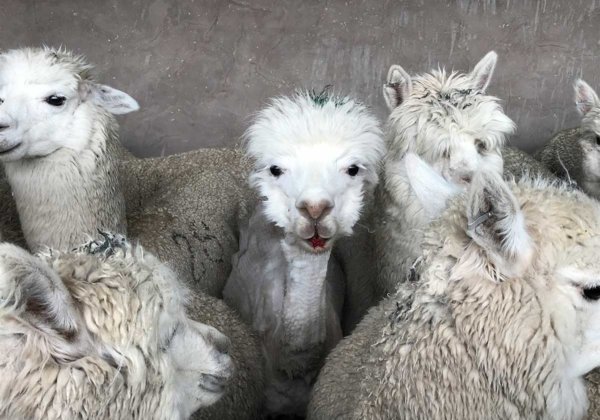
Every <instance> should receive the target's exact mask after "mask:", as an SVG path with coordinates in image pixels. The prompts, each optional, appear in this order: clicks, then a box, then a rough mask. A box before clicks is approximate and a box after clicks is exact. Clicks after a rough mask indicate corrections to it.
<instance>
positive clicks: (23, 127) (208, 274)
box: [0, 48, 263, 419]
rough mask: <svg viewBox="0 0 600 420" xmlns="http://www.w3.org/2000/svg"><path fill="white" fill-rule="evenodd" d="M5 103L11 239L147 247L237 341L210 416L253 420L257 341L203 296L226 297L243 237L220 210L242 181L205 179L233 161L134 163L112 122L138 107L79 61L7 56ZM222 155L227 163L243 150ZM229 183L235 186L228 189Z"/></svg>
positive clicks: (206, 316) (257, 395)
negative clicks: (227, 273) (230, 378)
mask: <svg viewBox="0 0 600 420" xmlns="http://www.w3.org/2000/svg"><path fill="white" fill-rule="evenodd" d="M43 95H46V96H44V98H43V100H39V97H41V96H43ZM0 99H1V101H0V123H1V124H2V127H1V130H0V161H2V162H3V164H4V168H5V172H6V177H7V179H8V182H9V184H10V185H6V183H3V184H0V193H2V198H1V199H0V210H2V212H1V213H0V230H2V231H3V233H4V235H5V240H10V241H11V242H16V243H19V244H22V243H23V242H24V241H22V240H19V234H20V229H21V227H22V228H23V236H24V237H25V240H26V243H27V244H28V245H29V247H30V249H32V250H40V249H42V248H43V247H44V246H48V247H51V248H54V249H58V250H69V249H71V248H72V247H74V246H77V244H78V243H80V241H83V240H85V238H87V237H89V236H95V234H96V231H97V229H98V228H100V229H104V230H109V231H114V232H119V233H123V234H125V233H127V234H128V237H131V238H133V239H137V240H140V241H141V242H142V243H144V244H147V245H148V249H149V250H150V251H152V252H153V253H154V254H155V255H157V257H158V258H159V259H160V260H162V261H165V262H167V263H168V264H169V265H170V266H171V267H172V268H173V269H174V271H175V272H176V274H177V276H178V277H179V278H180V279H182V280H183V281H185V282H186V283H188V285H189V286H190V287H191V288H192V289H193V290H194V291H195V292H197V295H198V296H199V299H201V300H202V302H203V304H202V305H193V307H192V312H191V315H192V317H193V318H194V319H196V320H198V321H201V322H205V323H209V324H211V325H216V326H219V328H221V329H222V330H223V331H224V332H225V333H226V334H227V335H228V336H229V337H230V338H231V339H232V340H233V349H232V357H233V359H234V361H235V363H236V366H237V367H238V375H236V377H235V378H234V383H233V384H232V386H231V387H230V390H231V391H230V392H229V393H227V395H226V396H225V397H224V398H223V399H221V401H219V402H218V403H217V404H215V405H214V406H212V407H210V408H209V409H208V410H206V412H207V413H208V414H205V411H204V410H203V411H202V413H201V417H203V418H220V419H223V418H232V419H233V418H235V419H239V418H248V419H252V418H254V417H255V416H256V414H257V413H258V410H259V409H260V407H261V404H262V394H263V392H262V383H263V379H262V375H263V373H262V370H260V369H256V365H257V364H258V363H260V357H261V356H260V347H259V343H258V340H257V338H256V337H255V336H254V335H253V334H252V333H251V332H250V330H249V329H248V328H247V327H246V326H245V325H244V324H243V322H242V321H241V320H239V319H238V318H237V316H236V315H235V313H233V311H231V310H229V309H228V308H226V307H225V306H224V305H223V303H222V302H220V301H218V300H216V299H213V298H210V297H208V296H204V295H203V293H204V292H208V293H209V294H211V295H219V294H220V293H221V289H222V285H223V284H224V282H225V279H223V280H219V281H216V280H215V278H217V279H219V277H218V276H219V275H220V276H221V277H224V274H223V273H222V271H224V270H225V269H226V267H227V266H228V264H230V263H227V264H226V263H224V262H223V260H224V259H225V258H227V256H229V257H230V256H231V255H232V254H233V252H234V251H233V250H231V249H235V248H234V239H233V238H235V234H234V232H233V231H231V230H227V223H229V218H233V217H234V215H235V212H234V205H231V206H230V207H228V208H226V209H224V210H229V212H222V213H218V212H216V211H215V212H212V211H213V210H214V206H215V205H216V206H219V205H222V203H223V202H226V203H232V202H234V203H236V205H237V203H238V202H237V200H235V199H236V198H237V197H236V195H235V194H236V193H237V192H238V191H241V190H242V188H241V187H238V188H237V189H236V188H234V187H237V186H238V185H243V183H244V181H243V180H241V179H240V181H239V182H237V181H235V180H234V181H231V182H230V183H229V184H228V181H227V179H225V178H227V177H226V176H223V178H224V179H223V180H222V182H221V183H220V184H218V183H215V182H212V180H211V179H204V178H203V170H204V168H208V170H212V169H214V168H215V166H214V165H218V164H219V163H222V164H223V163H224V162H223V159H218V158H214V156H215V155H217V154H218V151H215V152H212V151H211V152H209V151H207V152H206V153H205V154H204V155H202V156H199V154H189V155H188V156H183V157H181V158H175V157H169V158H165V159H163V160H158V159H148V160H142V159H135V158H132V157H131V156H130V155H128V153H127V152H125V151H124V150H123V148H122V146H121V145H120V143H119V139H118V125H117V123H116V121H115V119H114V117H113V114H124V113H126V112H130V111H133V110H135V109H137V102H136V101H135V100H134V99H132V98H131V97H130V96H129V95H127V94H126V93H124V92H121V91H118V90H116V89H113V88H111V87H108V86H105V85H100V84H98V83H97V82H95V81H94V78H93V77H92V67H91V66H90V65H89V64H88V63H86V62H85V60H84V59H83V58H82V57H78V56H75V55H73V54H71V53H70V52H67V51H64V50H56V49H50V48H43V49H31V48H26V49H21V50H11V51H7V52H4V53H3V54H1V55H0ZM65 133H68V135H65ZM223 155H224V156H225V158H226V159H227V158H228V157H229V156H236V152H235V151H232V152H228V153H224V154H223ZM209 160H212V162H208V161H209ZM169 165H172V167H170V166H169ZM148 168H152V170H154V172H152V170H148ZM224 168H225V166H224V167H223V168H222V169H221V170H222V172H223V173H224V174H225V175H227V170H226V169H224ZM144 170H146V172H144ZM236 171H239V172H241V171H243V167H242V166H241V165H239V164H238V165H237V166H236V167H235V169H232V170H231V171H230V172H233V173H235V172H236ZM213 172H214V173H217V174H219V172H216V171H213ZM167 174H168V175H170V176H171V177H170V178H169V177H165V175H167ZM165 178H169V179H170V184H169V183H168V182H169V181H167V180H165ZM240 178H241V177H240ZM142 180H143V182H142ZM124 182H125V183H127V185H122V183H124ZM224 184H225V185H232V188H229V189H222V188H221V187H222V186H223V185H224ZM152 187H156V188H157V189H154V190H153V189H152ZM11 190H12V194H13V195H14V200H12V197H11ZM240 196H243V194H242V193H240ZM125 197H126V198H125ZM227 199H229V200H227ZM214 203H217V204H214ZM211 206H212V207H211ZM239 206H240V207H242V204H239ZM126 208H127V213H126ZM17 210H18V215H17V213H16V211H17ZM177 210H179V212H177ZM240 213H241V212H240ZM19 219H20V222H21V224H20V225H19V223H18V220H19ZM213 222H214V223H213ZM218 223H221V224H218ZM215 226H217V227H218V228H221V231H220V235H219V236H216V234H215V232H209V231H208V230H209V229H212V230H216V229H215ZM224 243H226V244H227V246H226V247H225V248H224V250H223V249H221V248H222V246H223V244H224ZM194 247H195V248H194ZM181 248H183V249H184V250H186V251H187V250H188V249H190V250H193V252H194V253H195V255H196V256H198V255H201V256H202V257H204V258H205V259H204V260H201V263H202V264H203V266H202V271H201V270H199V269H198V270H196V273H194V271H193V264H195V263H196V262H195V261H193V262H192V270H190V269H189V267H190V264H188V261H187V260H188V257H187V255H185V254H184V253H183V252H182V249H181ZM229 250H231V251H229ZM228 251H229V253H227V252H228ZM190 252H192V251H190ZM211 252H212V253H211ZM217 252H220V254H219V253H217ZM215 253H216V255H215ZM193 274H195V275H193ZM219 282H220V283H219ZM219 284H220V285H219ZM204 416H208V417H204ZM244 416H246V417H244Z"/></svg>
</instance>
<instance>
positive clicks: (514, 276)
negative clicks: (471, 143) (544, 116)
mask: <svg viewBox="0 0 600 420" xmlns="http://www.w3.org/2000/svg"><path fill="white" fill-rule="evenodd" d="M406 165H407V166H408V170H407V173H408V176H409V178H411V181H412V177H413V175H415V176H419V177H420V178H419V179H416V180H415V183H411V185H414V186H415V188H416V189H420V188H421V187H422V186H423V185H429V188H428V189H426V190H421V191H417V196H418V197H419V198H420V199H421V198H425V200H426V201H425V202H423V203H422V205H423V206H424V207H426V208H431V207H433V208H435V209H436V210H438V211H439V210H442V208H441V207H440V206H439V203H440V202H441V201H443V200H441V199H440V197H439V196H441V197H444V198H446V200H451V201H449V203H450V204H449V208H448V209H447V210H446V211H444V212H443V213H442V215H441V216H440V217H437V215H436V214H434V213H435V212H433V213H432V214H430V215H429V217H431V218H433V219H436V218H437V220H436V221H434V222H433V223H432V224H431V225H430V227H429V228H428V230H427V233H426V234H425V235H424V240H423V253H422V254H421V258H420V263H419V264H418V265H417V267H416V270H415V273H414V280H415V281H414V282H413V283H411V285H410V286H407V287H403V288H400V289H399V290H398V292H397V293H396V294H394V295H392V296H390V297H389V298H387V299H385V300H384V301H383V302H382V303H381V304H380V305H379V306H378V307H376V308H374V309H373V310H372V311H371V312H370V313H369V314H368V315H367V316H366V317H365V319H364V320H363V321H362V322H361V324H360V325H359V326H358V327H357V329H356V330H355V332H354V334H353V335H351V336H350V337H349V338H347V339H345V340H344V341H342V342H341V343H340V345H338V347H336V349H335V350H334V351H333V352H332V353H331V354H330V356H329V358H328V361H327V363H326V365H325V366H324V368H323V369H322V371H321V374H320V376H319V379H318V381H317V384H316V385H315V389H314V393H313V398H312V400H311V404H310V408H309V418H312V419H330V418H347V419H363V418H368V419H387V418H403V419H421V418H432V419H433V418H456V419H458V418H460V419H506V418H511V419H517V418H518V419H530V418H543V419H580V418H582V417H583V416H584V415H585V413H586V409H587V406H588V400H587V398H586V389H585V381H584V378H583V376H584V375H585V374H586V373H588V372H589V371H590V370H592V369H594V368H595V367H597V366H600V323H599V322H598V317H599V316H600V284H599V282H598V278H599V276H600V262H599V261H598V258H597V249H598V246H600V204H598V202H596V201H595V200H592V199H590V198H588V197H586V196H585V195H584V194H582V193H581V192H578V191H573V190H572V189H571V188H569V187H568V186H565V185H557V184H549V183H548V182H547V181H535V182H533V181H526V180H523V181H521V182H519V183H518V184H514V183H511V184H507V183H506V182H505V181H503V180H502V179H501V177H500V176H499V175H498V174H494V173H490V172H486V171H482V172H480V173H478V174H476V175H475V176H474V178H473V180H472V184H471V186H470V187H468V191H467V192H465V193H462V194H460V195H459V196H458V197H457V198H455V199H452V196H453V195H454V194H456V190H455V188H454V187H453V186H452V185H449V184H444V181H440V179H439V175H438V174H436V173H435V171H434V170H433V169H431V168H427V165H426V164H425V163H424V162H422V161H420V160H419V158H417V157H416V156H414V155H409V156H407V158H406ZM419 166H420V167H421V168H423V167H425V169H424V170H419V169H415V168H416V167H419ZM424 172H429V173H430V175H423V173H424ZM427 180H429V182H428V181H427ZM432 185H438V186H441V188H438V189H437V192H436V193H435V194H432V189H435V188H431V186H432ZM436 195H438V196H436Z"/></svg>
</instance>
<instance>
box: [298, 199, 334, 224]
mask: <svg viewBox="0 0 600 420" xmlns="http://www.w3.org/2000/svg"><path fill="white" fill-rule="evenodd" d="M298 208H299V209H300V210H305V211H306V212H307V213H308V215H309V216H310V217H311V218H312V219H315V220H317V219H318V218H319V217H321V216H323V215H324V214H327V213H328V212H329V211H330V210H331V209H332V208H333V203H332V202H330V201H328V200H322V201H318V202H312V201H303V202H301V203H300V205H299V206H298Z"/></svg>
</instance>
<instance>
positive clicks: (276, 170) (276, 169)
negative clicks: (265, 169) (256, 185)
mask: <svg viewBox="0 0 600 420" xmlns="http://www.w3.org/2000/svg"><path fill="white" fill-rule="evenodd" d="M269 171H271V175H273V176H274V177H275V178H278V177H279V176H280V175H281V174H282V173H283V171H282V170H281V168H280V167H279V166H275V165H273V166H271V167H270V168H269Z"/></svg>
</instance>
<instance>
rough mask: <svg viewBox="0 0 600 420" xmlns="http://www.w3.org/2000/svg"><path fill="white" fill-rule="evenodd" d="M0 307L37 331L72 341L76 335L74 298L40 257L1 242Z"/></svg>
mask: <svg viewBox="0 0 600 420" xmlns="http://www.w3.org/2000/svg"><path fill="white" fill-rule="evenodd" d="M0 306H2V307H4V308H8V309H9V310H11V311H14V314H15V316H16V317H18V318H20V319H22V320H23V321H25V323H26V324H29V325H32V326H33V327H35V330H36V331H38V332H42V333H46V334H52V335H53V336H59V337H60V338H62V339H64V340H67V341H72V340H73V339H74V338H75V336H76V335H77V316H76V311H75V308H74V304H73V299H72V298H71V295H70V293H69V291H68V290H67V288H66V286H65V285H64V284H63V282H62V280H61V279H60V278H59V277H58V275H57V274H56V273H55V272H54V271H52V269H51V268H50V267H49V266H48V265H47V264H46V263H45V262H44V261H43V260H41V259H40V258H38V257H35V256H33V255H31V254H30V253H29V252H27V251H25V250H24V249H22V248H19V247H17V246H15V245H11V244H6V243H5V244H2V245H0Z"/></svg>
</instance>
